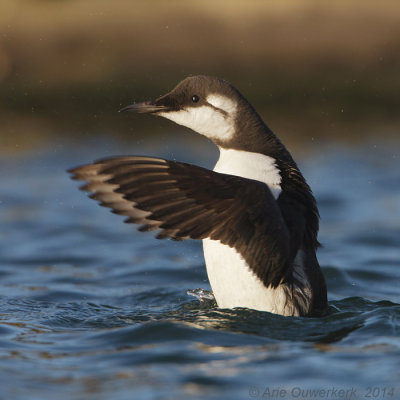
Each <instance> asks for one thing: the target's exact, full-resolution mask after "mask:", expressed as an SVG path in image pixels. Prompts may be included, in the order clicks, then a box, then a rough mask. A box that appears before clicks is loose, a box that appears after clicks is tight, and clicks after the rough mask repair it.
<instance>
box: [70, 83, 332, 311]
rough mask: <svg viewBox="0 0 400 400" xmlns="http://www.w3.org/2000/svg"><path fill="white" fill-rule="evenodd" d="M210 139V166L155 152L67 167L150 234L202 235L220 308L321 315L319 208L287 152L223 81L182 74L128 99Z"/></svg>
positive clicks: (102, 199) (136, 106) (323, 299)
mask: <svg viewBox="0 0 400 400" xmlns="http://www.w3.org/2000/svg"><path fill="white" fill-rule="evenodd" d="M126 109H129V110H133V111H136V112H143V113H144V112H146V113H153V114H156V115H159V116H162V117H164V118H167V119H170V120H172V121H174V122H176V123H178V124H181V125H184V126H187V127H189V128H191V129H193V130H194V131H196V132H198V133H200V134H202V135H204V136H206V137H208V138H209V139H211V140H212V141H213V142H214V143H215V144H216V145H217V146H218V147H219V149H220V157H219V160H218V162H217V164H216V166H215V168H214V171H210V170H207V169H204V168H201V167H197V166H194V165H191V164H186V163H180V162H175V161H168V160H163V159H157V158H153V157H140V156H127V157H115V158H111V159H104V160H100V161H98V162H96V163H94V164H90V165H87V166H83V167H78V168H75V169H73V170H72V173H73V174H74V177H75V178H76V179H81V180H85V181H87V182H88V184H87V185H85V186H84V187H83V188H84V189H85V190H88V191H91V192H92V193H93V196H92V197H93V198H95V199H97V200H99V201H100V202H101V204H102V205H104V206H107V207H110V208H112V209H113V211H114V212H116V213H118V214H122V215H125V216H127V217H128V220H127V222H134V223H138V224H141V225H142V227H141V228H140V229H141V230H159V231H160V232H159V234H158V238H165V237H169V238H172V239H176V240H182V239H188V238H192V239H202V240H203V248H204V257H205V262H206V267H207V274H208V277H209V280H210V284H211V288H212V290H213V293H214V296H215V299H216V301H217V304H218V306H219V307H223V308H234V307H247V308H252V309H256V310H261V311H269V312H273V313H277V314H282V315H304V316H305V315H322V314H324V313H325V312H326V309H327V298H326V285H325V280H324V278H323V275H322V272H321V270H320V267H319V265H318V261H317V258H316V254H315V252H316V249H317V247H318V241H317V232H318V210H317V207H316V203H315V199H314V197H313V195H312V193H311V190H310V188H309V186H308V185H307V183H306V181H305V179H304V177H303V176H302V174H301V173H300V171H299V169H298V167H297V165H296V164H295V162H294V161H293V159H292V157H291V155H290V153H289V152H288V151H287V150H286V148H285V147H284V146H283V145H282V143H281V142H280V141H279V139H278V138H277V137H276V136H275V135H274V134H273V133H272V132H271V131H270V130H269V128H268V127H267V126H266V125H265V124H264V122H263V121H262V119H261V118H260V117H259V115H258V114H257V113H256V111H255V110H254V109H253V107H252V106H251V105H250V103H248V102H247V100H246V99H244V97H243V96H242V95H241V94H240V93H239V92H238V91H237V90H236V89H235V88H233V87H232V86H231V85H230V84H229V83H228V82H226V81H223V80H220V79H217V78H211V77H205V76H195V77H190V78H187V79H185V80H184V81H183V82H181V83H180V84H179V85H178V86H177V87H176V88H175V89H174V90H172V91H171V92H170V93H168V94H167V95H165V96H163V97H161V98H160V99H158V100H156V101H155V102H146V103H139V104H134V105H132V106H128V107H127V108H126Z"/></svg>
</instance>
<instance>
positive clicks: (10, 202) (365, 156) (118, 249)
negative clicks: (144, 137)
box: [0, 143, 400, 399]
mask: <svg viewBox="0 0 400 400" xmlns="http://www.w3.org/2000/svg"><path fill="white" fill-rule="evenodd" d="M124 147H125V146H124V145H121V146H119V145H118V144H113V145H112V146H111V147H110V146H109V145H103V144H100V145H97V146H93V145H92V144H91V145H90V146H89V145H85V146H82V147H80V148H75V147H70V146H67V145H61V144H60V145H58V147H57V148H51V149H47V150H46V149H44V150H42V151H40V152H38V153H36V154H34V153H32V154H28V155H24V156H22V155H21V156H18V157H13V158H11V157H10V158H7V157H3V158H2V160H1V161H0V167H1V179H2V188H1V192H0V195H1V197H0V207H1V215H0V220H1V227H2V229H1V232H0V285H1V294H2V296H1V298H0V345H1V349H0V368H1V370H2V373H1V375H0V385H1V387H2V395H3V396H5V398H21V399H23V398H40V399H53V398H54V393H55V392H56V393H57V398H60V399H61V398H68V399H70V398H74V397H76V398H96V399H109V398H114V399H125V398H133V397H135V398H141V399H147V398H148V399H153V398H164V397H163V396H165V393H168V396H169V397H171V398H172V397H174V398H198V397H205V396H208V397H210V398H221V396H225V397H226V398H232V399H236V398H237V399H243V398H249V396H250V394H249V393H250V392H249V390H250V388H253V390H254V388H256V389H257V390H258V392H257V393H258V394H257V395H256V396H253V397H257V396H258V398H261V393H262V392H260V390H265V387H267V386H268V387H269V386H271V387H272V386H273V387H275V388H277V387H286V388H293V387H299V386H300V387H301V388H303V389H305V390H306V389H311V388H315V387H319V388H327V387H328V386H329V387H331V386H332V385H335V387H337V388H339V389H342V388H343V389H347V388H350V387H357V388H358V390H360V391H359V392H358V394H359V395H360V396H361V395H362V394H363V393H364V392H361V390H365V389H366V388H367V386H370V385H379V386H382V385H384V386H388V387H392V386H393V387H394V388H395V390H396V391H397V392H395V393H397V396H400V387H399V386H398V383H397V382H398V381H399V375H398V357H399V353H400V340H399V332H400V323H399V317H400V305H399V304H400V294H399V290H398V287H399V281H400V269H399V265H400V252H399V244H400V219H399V215H400V185H399V182H400V161H399V150H398V149H399V146H398V143H396V144H395V145H393V146H391V145H382V147H375V146H374V145H368V144H365V145H362V146H360V147H359V148H339V147H332V146H323V147H321V148H319V149H317V150H318V151H317V152H315V153H314V154H306V155H305V156H304V157H303V158H302V159H300V160H299V164H300V165H301V167H302V169H303V171H304V173H305V175H306V177H307V178H308V181H309V183H310V185H311V186H312V188H313V190H314V192H315V194H316V197H317V199H318V203H319V207H320V211H321V217H322V220H321V234H320V240H321V242H322V243H323V248H322V249H321V250H320V251H319V259H320V262H321V265H322V268H323V270H324V273H325V276H326V278H327V283H328V288H329V299H330V306H331V313H330V314H329V315H328V316H326V317H324V318H320V319H317V318H285V317H281V316H278V315H272V314H268V313H262V312H257V311H252V310H246V309H236V310H221V309H218V308H216V307H215V304H214V303H213V302H212V300H211V299H206V298H204V296H203V295H202V294H201V293H200V294H199V292H198V291H196V290H195V289H196V288H202V289H205V290H209V289H210V288H209V285H208V282H207V277H206V272H205V269H204V265H203V258H202V250H201V245H200V244H199V243H197V242H183V243H176V242H172V241H157V240H155V239H153V237H152V235H151V234H141V233H138V232H137V231H136V229H135V227H134V226H130V225H125V224H123V223H121V218H120V217H118V216H115V215H112V214H111V213H109V212H108V211H107V210H105V209H102V208H100V207H98V206H97V205H96V204H95V203H93V202H92V201H89V200H88V199H86V198H85V196H84V194H83V193H82V192H79V191H78V190H77V189H76V183H74V182H71V181H70V180H69V178H68V176H67V174H66V173H65V170H66V169H67V168H69V167H71V166H74V165H77V164H80V163H82V162H87V161H91V160H92V159H95V158H98V157H99V156H107V155H111V154H121V153H126V151H125V149H124ZM132 147H134V146H132ZM172 147H173V148H174V150H173V152H174V153H173V154H172V153H171V151H172V150H171V148H172ZM137 152H138V153H141V154H143V153H144V154H145V153H148V154H153V155H159V156H166V157H169V158H177V159H182V160H186V161H193V162H196V163H198V162H201V164H202V165H206V166H207V165H208V166H210V165H212V162H213V161H214V160H215V153H213V152H211V153H210V152H209V150H208V149H207V148H200V149H198V150H197V151H193V152H192V153H190V154H188V153H187V151H186V150H185V145H184V144H182V143H180V144H179V143H177V146H176V147H175V146H172V145H171V147H168V148H166V147H164V148H158V149H157V148H156V149H154V148H152V149H146V148H144V147H142V148H140V149H139V150H138V151H137ZM204 155H206V157H205V158H204ZM188 290H189V291H193V292H194V294H196V295H197V296H201V297H202V298H204V301H202V302H199V301H198V300H197V299H196V298H194V297H192V296H189V295H188V294H187V291H188ZM193 292H191V293H193ZM327 365H329V368H328V369H327V368H326V366H327ZM376 365H379V368H377V367H376ZM252 393H253V394H255V393H256V392H252ZM364 394H365V393H364ZM168 396H167V397H168Z"/></svg>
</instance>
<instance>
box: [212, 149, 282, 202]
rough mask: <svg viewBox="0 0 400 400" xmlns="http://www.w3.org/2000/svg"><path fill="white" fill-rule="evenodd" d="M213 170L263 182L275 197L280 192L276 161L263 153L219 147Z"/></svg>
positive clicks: (279, 176) (279, 177)
mask: <svg viewBox="0 0 400 400" xmlns="http://www.w3.org/2000/svg"><path fill="white" fill-rule="evenodd" d="M214 171H215V172H221V173H224V174H230V175H235V176H241V177H242V178H247V179H254V180H256V181H260V182H263V183H265V184H266V185H267V186H268V187H269V189H270V190H271V192H272V194H273V196H274V197H275V199H277V198H278V197H279V194H280V193H281V180H282V178H281V175H280V173H279V169H278V167H277V166H276V161H275V159H274V158H272V157H268V156H265V155H263V154H259V153H251V152H248V151H240V150H232V149H224V148H220V156H219V159H218V162H217V164H216V165H215V167H214Z"/></svg>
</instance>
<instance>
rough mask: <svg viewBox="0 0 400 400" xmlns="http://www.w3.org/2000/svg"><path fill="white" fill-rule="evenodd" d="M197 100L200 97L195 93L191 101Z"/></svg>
mask: <svg viewBox="0 0 400 400" xmlns="http://www.w3.org/2000/svg"><path fill="white" fill-rule="evenodd" d="M199 100H200V97H199V96H197V94H195V95H193V96H192V101H193V103H198V102H199Z"/></svg>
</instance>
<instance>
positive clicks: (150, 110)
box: [118, 101, 169, 114]
mask: <svg viewBox="0 0 400 400" xmlns="http://www.w3.org/2000/svg"><path fill="white" fill-rule="evenodd" d="M168 110H169V107H167V106H164V105H157V104H154V103H153V102H152V101H145V102H143V103H135V104H131V105H130V106H126V107H124V108H121V109H120V110H119V111H118V112H124V111H133V112H136V113H139V114H146V113H147V114H154V113H157V112H161V111H168Z"/></svg>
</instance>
